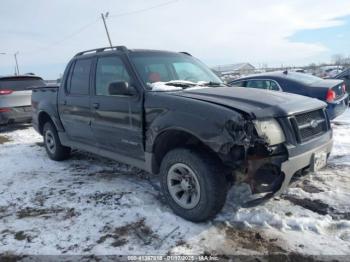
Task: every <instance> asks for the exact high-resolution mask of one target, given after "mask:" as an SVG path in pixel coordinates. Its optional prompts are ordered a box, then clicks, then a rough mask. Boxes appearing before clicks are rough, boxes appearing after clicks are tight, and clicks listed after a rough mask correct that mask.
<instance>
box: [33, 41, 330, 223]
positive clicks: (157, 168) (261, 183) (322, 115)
mask: <svg viewBox="0 0 350 262" xmlns="http://www.w3.org/2000/svg"><path fill="white" fill-rule="evenodd" d="M32 105H33V124H34V127H35V128H36V130H37V131H38V132H39V133H40V134H42V135H43V138H44V144H45V148H46V151H47V154H48V156H49V157H50V158H51V159H53V160H56V161H61V160H64V159H67V158H68V157H69V155H70V153H71V149H80V150H85V151H89V152H92V153H94V154H97V155H101V156H104V157H107V158H111V159H114V160H116V161H120V162H123V163H126V164H129V165H132V166H136V167H138V168H140V169H142V170H145V171H147V172H150V173H152V174H159V177H160V184H161V190H162V193H163V195H164V197H165V199H166V201H167V203H168V204H169V206H170V207H171V208H172V210H173V211H174V212H175V213H176V214H177V215H179V216H181V217H183V218H185V219H188V220H191V221H196V222H199V221H205V220H208V219H210V218H213V217H214V216H215V215H216V214H217V213H218V212H220V210H221V209H222V207H223V205H224V203H225V200H226V195H227V191H228V190H229V188H230V186H231V185H232V184H234V183H242V182H245V183H248V184H249V186H250V188H251V191H252V196H253V197H252V198H251V199H249V200H248V199H247V204H249V203H250V204H252V203H258V202H260V201H262V200H267V199H268V198H270V197H272V196H275V195H278V194H281V193H282V192H283V191H284V190H285V189H286V187H287V186H288V185H289V183H290V181H291V179H292V177H293V176H294V175H295V174H296V173H298V172H302V171H303V170H306V169H309V170H311V171H316V170H319V169H321V168H323V167H324V166H325V165H326V163H327V159H328V156H329V154H330V152H331V149H332V143H333V140H332V129H331V126H330V122H329V119H328V117H327V114H326V112H325V107H326V104H325V103H323V102H322V101H319V100H317V99H312V98H308V97H304V96H299V95H293V94H287V93H282V92H274V91H267V90H256V89H246V88H237V89H235V90H234V92H232V88H228V87H226V86H225V85H224V84H223V83H222V81H221V80H220V79H219V78H218V77H217V76H216V75H215V74H214V73H213V72H212V71H211V70H210V69H209V68H208V67H207V66H205V65H204V64H202V63H201V62H200V61H199V60H197V59H196V58H194V57H192V56H191V55H190V54H188V53H175V52H166V51H155V50H140V49H127V48H126V47H122V46H119V47H112V48H100V49H95V50H88V51H85V52H80V53H78V54H77V55H76V56H75V57H74V58H73V59H72V60H71V61H70V62H69V64H68V66H67V68H66V70H65V73H64V75H63V78H62V81H61V85H60V86H50V87H47V86H44V87H37V88H34V89H33V95H32Z"/></svg>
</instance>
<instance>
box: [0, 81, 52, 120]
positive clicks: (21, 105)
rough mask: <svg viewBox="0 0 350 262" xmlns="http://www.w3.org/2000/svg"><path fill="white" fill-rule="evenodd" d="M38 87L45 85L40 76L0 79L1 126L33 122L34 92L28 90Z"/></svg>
mask: <svg viewBox="0 0 350 262" xmlns="http://www.w3.org/2000/svg"><path fill="white" fill-rule="evenodd" d="M38 85H39V86H43V85H45V82H44V80H43V79H42V78H41V77H38V76H32V75H23V76H3V77H0V125H6V124H11V123H21V122H30V121H31V120H32V114H31V111H32V107H31V95H32V91H31V90H30V89H28V88H31V87H33V86H38Z"/></svg>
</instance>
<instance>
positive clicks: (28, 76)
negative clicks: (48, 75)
mask: <svg viewBox="0 0 350 262" xmlns="http://www.w3.org/2000/svg"><path fill="white" fill-rule="evenodd" d="M27 79H28V80H43V79H42V78H41V77H40V76H36V75H19V76H0V81H1V80H4V81H5V80H7V81H8V80H10V81H11V80H27Z"/></svg>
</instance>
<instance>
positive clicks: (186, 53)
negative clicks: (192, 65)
mask: <svg viewBox="0 0 350 262" xmlns="http://www.w3.org/2000/svg"><path fill="white" fill-rule="evenodd" d="M180 54H185V55H189V56H192V55H191V54H190V53H188V52H180Z"/></svg>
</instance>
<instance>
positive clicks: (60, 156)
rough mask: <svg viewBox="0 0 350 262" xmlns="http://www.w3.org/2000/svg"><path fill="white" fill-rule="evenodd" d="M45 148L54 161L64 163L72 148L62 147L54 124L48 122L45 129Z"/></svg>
mask: <svg viewBox="0 0 350 262" xmlns="http://www.w3.org/2000/svg"><path fill="white" fill-rule="evenodd" d="M43 137H44V146H45V149H46V152H47V154H48V155H49V157H50V158H51V159H52V160H55V161H62V160H65V159H68V158H69V156H70V148H69V147H65V146H62V144H61V141H60V139H59V137H58V134H57V130H56V127H55V126H54V125H53V124H52V122H46V123H45V125H44V129H43Z"/></svg>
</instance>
